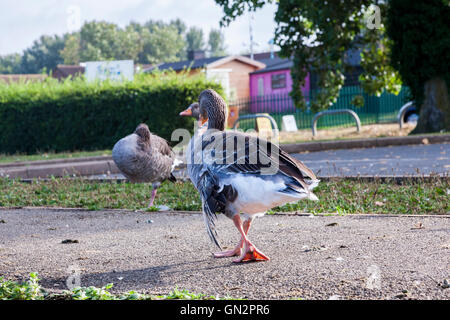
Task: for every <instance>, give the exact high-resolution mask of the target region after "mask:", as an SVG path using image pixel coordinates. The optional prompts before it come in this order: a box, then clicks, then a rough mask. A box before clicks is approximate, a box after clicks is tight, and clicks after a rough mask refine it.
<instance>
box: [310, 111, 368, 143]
mask: <svg viewBox="0 0 450 320" xmlns="http://www.w3.org/2000/svg"><path fill="white" fill-rule="evenodd" d="M340 113H348V114H350V115H351V116H352V117H353V118H354V119H355V122H356V129H357V131H358V132H360V131H361V121H360V120H359V117H358V115H357V114H356V112H355V111H353V110H350V109H338V110H327V111H321V112H318V113H316V114H315V115H314V118H313V119H312V122H311V127H312V134H313V136H315V135H316V134H317V120H319V118H320V117H322V116H325V115H328V114H340Z"/></svg>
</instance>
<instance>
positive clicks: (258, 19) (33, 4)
mask: <svg viewBox="0 0 450 320" xmlns="http://www.w3.org/2000/svg"><path fill="white" fill-rule="evenodd" d="M275 11H276V5H274V4H267V5H266V6H265V7H264V8H263V9H259V10H258V11H256V12H255V13H254V14H253V20H252V26H253V38H254V41H255V42H256V43H257V44H258V45H256V46H254V52H262V51H269V49H270V45H269V44H268V42H269V40H270V39H271V38H273V33H274V30H275V22H274V14H275ZM222 16H223V11H222V9H221V8H220V7H219V6H218V5H217V4H216V3H215V2H214V0H194V1H190V0H79V1H77V0H0V30H2V32H1V36H0V55H5V54H10V53H21V52H22V51H23V50H24V49H26V48H28V47H30V46H31V45H32V44H33V41H34V40H36V39H38V38H39V37H40V36H41V35H44V34H45V35H54V34H58V35H62V34H64V33H66V32H69V31H74V30H77V29H79V27H80V24H81V25H82V24H83V23H84V22H85V21H92V20H96V21H102V20H103V21H108V22H114V23H116V24H118V25H119V26H121V27H124V26H126V25H127V24H128V23H129V22H130V21H136V22H139V23H144V22H145V21H147V20H149V19H153V20H163V21H165V22H169V21H170V20H173V19H176V18H180V19H181V20H183V21H184V22H185V23H186V25H187V26H188V27H190V26H197V27H201V28H202V29H203V31H204V34H205V38H206V36H207V34H208V33H209V30H211V29H212V28H216V29H218V28H219V27H220V25H219V21H220V19H221V18H222ZM249 21H250V16H249V14H245V15H244V16H242V17H240V18H238V19H237V20H235V21H234V22H232V23H231V24H230V25H229V26H228V27H227V28H224V29H222V31H223V33H224V35H225V42H226V46H227V51H228V53H230V54H240V53H243V52H245V51H248V44H249V42H250V41H249V39H250V35H249ZM205 41H206V39H205Z"/></svg>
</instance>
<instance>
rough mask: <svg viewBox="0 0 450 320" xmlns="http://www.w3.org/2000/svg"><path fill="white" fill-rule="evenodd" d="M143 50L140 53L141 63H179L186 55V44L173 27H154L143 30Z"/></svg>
mask: <svg viewBox="0 0 450 320" xmlns="http://www.w3.org/2000/svg"><path fill="white" fill-rule="evenodd" d="M141 37H142V41H143V49H142V51H141V52H140V53H139V61H140V62H141V63H160V62H173V61H177V60H179V59H180V57H182V56H183V55H184V48H185V46H186V43H185V41H184V39H183V36H182V35H181V34H180V33H179V31H178V29H177V28H176V27H175V26H173V25H162V26H154V27H152V28H151V31H150V30H149V29H144V30H142V33H141Z"/></svg>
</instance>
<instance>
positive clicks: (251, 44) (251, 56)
mask: <svg viewBox="0 0 450 320" xmlns="http://www.w3.org/2000/svg"><path fill="white" fill-rule="evenodd" d="M254 19H255V17H254V15H253V13H250V16H249V32H250V59H252V60H253V27H252V20H254Z"/></svg>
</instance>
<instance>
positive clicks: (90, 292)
mask: <svg viewBox="0 0 450 320" xmlns="http://www.w3.org/2000/svg"><path fill="white" fill-rule="evenodd" d="M112 287H113V284H112V283H110V284H107V285H106V286H104V287H102V288H97V287H93V286H91V287H76V288H73V289H72V290H65V291H64V292H63V293H57V294H55V293H49V292H47V291H46V290H45V289H44V288H42V287H41V286H40V285H39V278H38V275H37V273H31V274H30V278H29V280H27V281H25V282H16V281H9V280H5V279H3V278H2V277H0V300H174V299H178V300H230V299H233V298H231V297H229V296H226V297H224V298H217V297H215V296H212V295H206V294H196V293H192V292H189V291H188V290H185V289H183V290H179V289H178V288H175V289H174V290H172V291H171V292H169V293H168V294H166V295H150V294H143V293H138V292H136V291H134V290H132V291H128V292H126V293H122V294H114V293H111V292H110V289H111V288H112Z"/></svg>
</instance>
